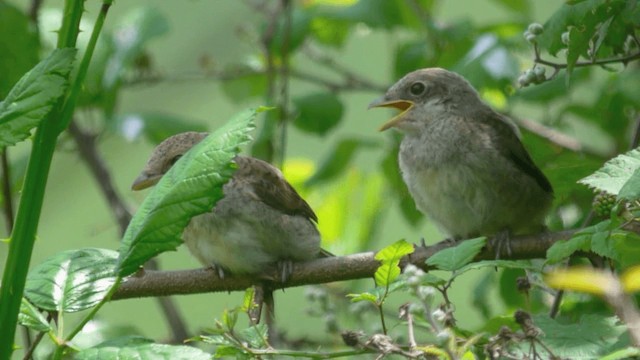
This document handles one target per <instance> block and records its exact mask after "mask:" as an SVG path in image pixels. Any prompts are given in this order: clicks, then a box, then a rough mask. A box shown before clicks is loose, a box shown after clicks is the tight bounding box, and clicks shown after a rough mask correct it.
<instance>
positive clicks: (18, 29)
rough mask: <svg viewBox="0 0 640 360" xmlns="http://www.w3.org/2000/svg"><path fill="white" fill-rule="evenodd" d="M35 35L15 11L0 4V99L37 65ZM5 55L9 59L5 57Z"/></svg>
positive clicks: (26, 19)
mask: <svg viewBox="0 0 640 360" xmlns="http://www.w3.org/2000/svg"><path fill="white" fill-rule="evenodd" d="M39 48H40V44H39V41H38V33H37V31H35V29H34V28H33V26H31V25H30V24H29V18H28V17H27V16H26V15H25V14H24V13H22V11H20V10H19V9H18V8H16V7H15V6H13V5H11V4H10V3H7V2H4V1H3V2H0V54H5V56H0V74H2V76H0V99H4V98H5V97H6V96H7V94H8V93H9V90H10V89H11V87H13V85H15V83H16V82H17V81H18V80H19V79H20V76H22V75H23V74H24V73H26V72H27V71H29V69H31V68H32V67H33V66H35V65H36V64H37V63H38V50H39ZM6 55H9V56H6Z"/></svg>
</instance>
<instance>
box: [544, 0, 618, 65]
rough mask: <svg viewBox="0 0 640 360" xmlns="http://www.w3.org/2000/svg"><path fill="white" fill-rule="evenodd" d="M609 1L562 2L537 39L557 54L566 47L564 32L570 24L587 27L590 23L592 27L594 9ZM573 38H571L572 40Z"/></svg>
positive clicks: (553, 53) (551, 52)
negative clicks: (563, 41)
mask: <svg viewBox="0 0 640 360" xmlns="http://www.w3.org/2000/svg"><path fill="white" fill-rule="evenodd" d="M608 2H609V1H608V0H587V1H584V2H581V3H579V4H575V5H570V4H562V5H561V6H560V9H558V10H557V11H556V12H555V13H554V14H553V15H552V16H551V17H550V18H549V20H547V21H546V22H545V24H544V32H543V33H542V34H540V36H538V37H537V38H536V40H537V41H538V43H539V44H540V45H541V46H542V47H543V48H546V49H547V51H548V52H549V53H550V54H551V55H554V56H555V55H556V54H557V53H558V51H560V50H561V49H563V48H565V45H564V44H563V43H562V33H563V32H565V31H567V30H568V27H569V26H576V27H578V28H582V29H586V28H585V26H586V25H587V24H589V27H591V24H592V23H593V20H592V19H593V11H594V9H596V8H597V7H599V6H601V5H603V4H606V3H608ZM572 40H573V39H570V42H571V41H572Z"/></svg>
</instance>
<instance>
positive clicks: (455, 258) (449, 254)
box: [426, 237, 487, 271]
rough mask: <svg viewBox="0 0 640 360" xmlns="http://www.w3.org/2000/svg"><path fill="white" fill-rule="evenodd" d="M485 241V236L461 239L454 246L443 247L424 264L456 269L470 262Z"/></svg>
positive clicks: (442, 268)
mask: <svg viewBox="0 0 640 360" xmlns="http://www.w3.org/2000/svg"><path fill="white" fill-rule="evenodd" d="M486 242H487V238H486V237H479V238H475V239H469V240H463V241H462V242H461V243H460V244H459V245H456V246H455V247H452V248H448V249H443V250H440V251H438V252H437V253H435V254H433V256H431V257H430V258H428V259H427V261H426V264H427V265H431V266H435V267H437V268H438V269H441V270H446V271H456V270H459V269H462V267H463V266H465V265H467V264H468V263H470V262H471V261H472V260H473V258H475V257H476V255H478V254H479V253H480V250H482V248H483V247H484V246H485V244H486Z"/></svg>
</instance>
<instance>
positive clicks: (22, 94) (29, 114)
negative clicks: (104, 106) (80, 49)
mask: <svg viewBox="0 0 640 360" xmlns="http://www.w3.org/2000/svg"><path fill="white" fill-rule="evenodd" d="M75 54H76V50H75V49H56V50H54V51H53V52H52V53H51V54H50V55H49V56H48V57H47V58H46V59H44V60H42V61H41V62H40V63H39V64H38V65H36V66H35V67H34V68H33V69H32V70H31V71H29V72H28V73H26V74H25V75H24V76H23V77H22V78H21V79H20V81H18V83H17V84H16V85H15V86H14V87H13V89H11V91H10V92H9V95H7V97H6V98H5V99H4V101H3V102H1V103H0V147H2V146H9V145H14V144H15V143H17V142H19V141H22V140H24V139H26V138H27V137H28V136H29V131H30V130H31V129H33V128H34V127H36V126H37V125H38V124H39V123H40V121H41V120H42V119H44V118H45V117H46V116H47V115H48V114H49V112H50V111H51V108H52V107H53V105H54V104H55V103H56V101H57V100H58V99H59V98H60V97H61V96H62V95H63V94H64V93H65V91H66V89H67V87H68V86H69V72H70V71H71V68H72V66H73V60H74V58H75Z"/></svg>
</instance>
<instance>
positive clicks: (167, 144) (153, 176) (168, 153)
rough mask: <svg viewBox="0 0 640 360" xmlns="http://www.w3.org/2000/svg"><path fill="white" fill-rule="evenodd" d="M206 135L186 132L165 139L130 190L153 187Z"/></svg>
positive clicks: (152, 154) (154, 151) (154, 150)
mask: <svg viewBox="0 0 640 360" xmlns="http://www.w3.org/2000/svg"><path fill="white" fill-rule="evenodd" d="M207 135H208V134H207V133H205V132H195V131H188V132H184V133H180V134H177V135H173V136H171V137H169V138H167V139H165V140H164V141H163V142H161V143H160V144H159V145H158V146H156V148H155V149H153V152H152V153H151V156H150V157H149V160H148V161H147V164H146V165H145V166H144V169H143V170H142V172H141V173H140V175H138V177H137V178H136V179H135V180H134V181H133V184H132V185H131V189H132V190H142V189H146V188H148V187H151V186H153V185H155V184H156V183H157V182H158V181H160V179H161V178H162V176H163V175H164V174H166V173H167V171H169V169H171V166H173V164H175V163H176V161H178V159H180V158H181V157H182V155H184V154H185V153H186V152H187V151H189V149H191V148H192V147H193V146H194V145H196V144H197V143H199V142H200V141H201V140H202V139H204V138H205V137H206V136H207Z"/></svg>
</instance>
